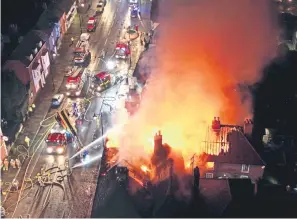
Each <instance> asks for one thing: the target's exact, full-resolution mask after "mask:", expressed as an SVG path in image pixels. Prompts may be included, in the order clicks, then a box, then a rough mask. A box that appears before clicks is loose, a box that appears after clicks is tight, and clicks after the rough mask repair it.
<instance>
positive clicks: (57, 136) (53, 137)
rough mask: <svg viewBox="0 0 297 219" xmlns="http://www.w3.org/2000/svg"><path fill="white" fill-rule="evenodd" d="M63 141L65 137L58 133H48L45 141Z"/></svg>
mask: <svg viewBox="0 0 297 219" xmlns="http://www.w3.org/2000/svg"><path fill="white" fill-rule="evenodd" d="M63 139H65V135H64V134H62V133H59V132H55V133H50V134H49V135H48V136H47V140H50V141H57V140H63Z"/></svg>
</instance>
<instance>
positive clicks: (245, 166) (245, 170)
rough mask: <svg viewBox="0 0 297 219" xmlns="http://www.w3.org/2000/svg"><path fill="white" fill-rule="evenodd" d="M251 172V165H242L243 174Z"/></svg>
mask: <svg viewBox="0 0 297 219" xmlns="http://www.w3.org/2000/svg"><path fill="white" fill-rule="evenodd" d="M249 171H250V165H246V164H242V166H241V172H243V173H248V172H249Z"/></svg>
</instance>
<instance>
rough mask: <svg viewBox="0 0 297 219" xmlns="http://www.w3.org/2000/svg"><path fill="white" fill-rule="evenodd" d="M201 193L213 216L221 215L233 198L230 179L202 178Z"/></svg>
mask: <svg viewBox="0 0 297 219" xmlns="http://www.w3.org/2000/svg"><path fill="white" fill-rule="evenodd" d="M199 187H200V194H201V196H202V197H203V199H204V201H205V204H206V206H207V211H208V212H209V213H211V215H212V216H214V217H218V216H220V215H221V214H222V213H223V212H224V210H225V208H226V207H227V206H228V204H229V203H230V202H231V200H232V195H231V193H230V187H229V182H228V180H225V179H220V180H218V179H200V186H199Z"/></svg>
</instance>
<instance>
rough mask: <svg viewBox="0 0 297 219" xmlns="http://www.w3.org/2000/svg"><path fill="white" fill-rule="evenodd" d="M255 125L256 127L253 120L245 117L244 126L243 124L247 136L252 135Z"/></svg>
mask: <svg viewBox="0 0 297 219" xmlns="http://www.w3.org/2000/svg"><path fill="white" fill-rule="evenodd" d="M253 127H254V124H253V121H252V120H251V119H245V120H244V126H243V133H244V134H245V135H246V136H248V137H250V136H251V135H252V132H253Z"/></svg>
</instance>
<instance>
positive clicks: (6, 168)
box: [3, 158, 9, 171]
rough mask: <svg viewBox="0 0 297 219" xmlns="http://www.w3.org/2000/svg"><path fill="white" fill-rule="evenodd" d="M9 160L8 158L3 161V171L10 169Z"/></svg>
mask: <svg viewBox="0 0 297 219" xmlns="http://www.w3.org/2000/svg"><path fill="white" fill-rule="evenodd" d="M8 166H9V161H8V159H7V158H5V159H4V161H3V171H8Z"/></svg>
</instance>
